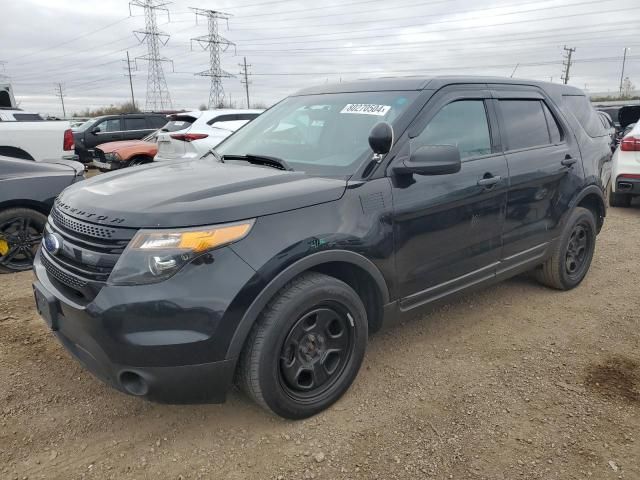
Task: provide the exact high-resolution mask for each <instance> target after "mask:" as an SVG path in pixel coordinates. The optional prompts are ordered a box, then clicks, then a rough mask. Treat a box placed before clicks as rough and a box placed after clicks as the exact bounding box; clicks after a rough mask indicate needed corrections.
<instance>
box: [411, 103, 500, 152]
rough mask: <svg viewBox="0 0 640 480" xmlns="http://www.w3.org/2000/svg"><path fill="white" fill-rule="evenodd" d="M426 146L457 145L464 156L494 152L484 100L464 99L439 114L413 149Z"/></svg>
mask: <svg viewBox="0 0 640 480" xmlns="http://www.w3.org/2000/svg"><path fill="white" fill-rule="evenodd" d="M425 145H455V146H457V147H458V149H459V150H460V157H461V158H462V159H465V158H470V157H478V156H481V155H488V154H490V153H491V135H490V134H489V123H488V121H487V113H486V111H485V108H484V101H482V100H460V101H457V102H453V103H450V104H448V105H445V106H444V107H443V108H442V110H440V111H439V112H438V113H436V115H435V117H433V118H432V119H431V121H430V122H429V124H428V125H427V126H426V127H425V129H424V130H423V131H422V133H421V134H420V135H418V137H416V138H415V139H413V140H412V142H411V149H412V150H415V149H416V148H419V147H423V146H425Z"/></svg>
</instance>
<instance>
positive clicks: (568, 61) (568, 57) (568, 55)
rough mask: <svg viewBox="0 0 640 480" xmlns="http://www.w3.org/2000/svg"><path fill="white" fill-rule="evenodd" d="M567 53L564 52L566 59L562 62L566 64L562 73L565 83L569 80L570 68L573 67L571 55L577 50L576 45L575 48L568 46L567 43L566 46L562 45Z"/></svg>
mask: <svg viewBox="0 0 640 480" xmlns="http://www.w3.org/2000/svg"><path fill="white" fill-rule="evenodd" d="M562 48H563V50H564V52H565V54H564V60H563V62H562V65H564V72H563V74H562V77H560V78H562V83H564V84H565V85H566V84H567V83H568V82H569V70H570V69H571V63H572V62H571V56H572V55H573V52H575V51H576V49H575V47H573V48H567V46H566V45H565V46H564V47H562Z"/></svg>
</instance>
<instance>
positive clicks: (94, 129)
mask: <svg viewBox="0 0 640 480" xmlns="http://www.w3.org/2000/svg"><path fill="white" fill-rule="evenodd" d="M91 133H93V134H94V135H95V134H96V133H100V127H93V128H92V129H91Z"/></svg>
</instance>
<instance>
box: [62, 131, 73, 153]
mask: <svg viewBox="0 0 640 480" xmlns="http://www.w3.org/2000/svg"><path fill="white" fill-rule="evenodd" d="M73 146H74V141H73V132H72V131H71V129H66V130H65V131H64V137H63V139H62V149H63V150H73Z"/></svg>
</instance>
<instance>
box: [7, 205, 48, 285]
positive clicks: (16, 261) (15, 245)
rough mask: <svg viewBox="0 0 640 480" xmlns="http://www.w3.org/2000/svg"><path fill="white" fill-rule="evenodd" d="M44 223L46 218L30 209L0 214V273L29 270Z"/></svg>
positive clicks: (10, 210) (13, 209)
mask: <svg viewBox="0 0 640 480" xmlns="http://www.w3.org/2000/svg"><path fill="white" fill-rule="evenodd" d="M46 223H47V217H45V216H44V215H43V214H42V213H40V212H37V211H36V210H32V209H30V208H9V209H7V210H3V211H1V212H0V273H11V272H22V271H24V270H29V269H30V268H31V266H32V265H33V259H34V257H35V254H36V251H37V250H38V246H39V245H40V242H41V241H42V232H43V231H44V226H45V224H46Z"/></svg>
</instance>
